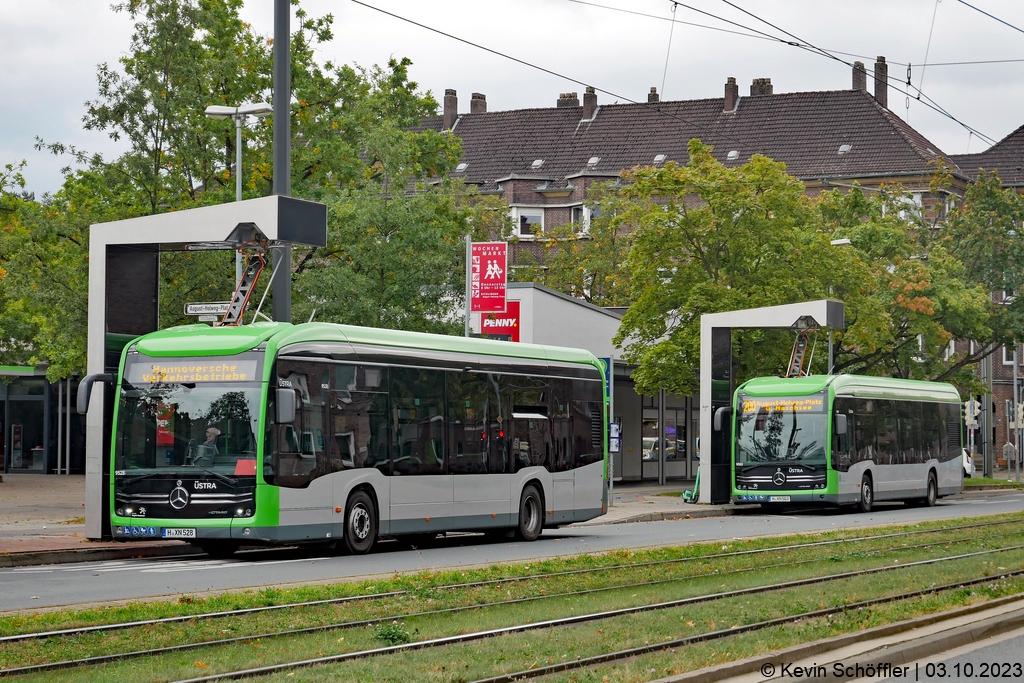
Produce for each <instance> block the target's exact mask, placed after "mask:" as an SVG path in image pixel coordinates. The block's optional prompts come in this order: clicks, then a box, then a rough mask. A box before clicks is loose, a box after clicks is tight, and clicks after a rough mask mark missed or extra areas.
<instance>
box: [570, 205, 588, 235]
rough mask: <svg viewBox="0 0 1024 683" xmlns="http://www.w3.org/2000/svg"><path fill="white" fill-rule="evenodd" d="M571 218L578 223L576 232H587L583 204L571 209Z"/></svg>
mask: <svg viewBox="0 0 1024 683" xmlns="http://www.w3.org/2000/svg"><path fill="white" fill-rule="evenodd" d="M570 212H571V214H570V215H571V220H572V222H573V223H574V224H575V225H576V232H585V231H586V225H585V224H584V223H585V221H584V209H583V205H580V206H574V207H572V208H571V209H570Z"/></svg>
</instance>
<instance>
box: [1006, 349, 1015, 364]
mask: <svg viewBox="0 0 1024 683" xmlns="http://www.w3.org/2000/svg"><path fill="white" fill-rule="evenodd" d="M1015 355H1016V349H1012V348H1010V347H1009V346H1004V347H1003V365H1013V358H1014V356H1015Z"/></svg>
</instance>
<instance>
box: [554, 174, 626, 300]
mask: <svg viewBox="0 0 1024 683" xmlns="http://www.w3.org/2000/svg"><path fill="white" fill-rule="evenodd" d="M587 204H588V206H589V207H590V208H591V214H592V215H591V219H590V223H589V225H587V226H585V227H586V231H585V232H581V230H582V228H583V226H580V225H577V224H576V223H569V224H568V225H566V226H563V227H560V228H556V229H554V230H552V231H550V232H549V233H548V234H547V235H545V241H544V247H545V256H546V258H545V261H544V265H545V266H546V267H547V268H546V270H538V271H537V272H536V280H537V281H538V282H540V283H541V284H543V285H546V286H548V287H551V288H552V289H556V290H558V291H561V292H565V293H566V294H569V295H570V296H574V297H576V298H577V299H583V300H584V301H588V302H590V303H592V304H594V305H596V306H627V305H629V304H630V303H631V298H630V297H631V292H630V289H631V287H630V272H629V269H628V268H627V267H626V257H627V255H628V254H629V249H630V245H631V244H632V235H631V233H630V232H629V230H628V226H627V225H626V224H625V220H624V219H625V215H626V209H627V208H628V207H627V206H626V204H627V200H626V199H625V198H624V197H623V196H621V195H620V194H619V191H618V187H617V186H616V185H615V184H614V183H607V184H602V185H598V186H597V187H595V188H594V189H593V190H592V191H591V193H590V196H589V197H588V202H587ZM595 209H596V210H595Z"/></svg>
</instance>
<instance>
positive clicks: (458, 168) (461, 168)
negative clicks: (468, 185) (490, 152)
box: [455, 161, 469, 173]
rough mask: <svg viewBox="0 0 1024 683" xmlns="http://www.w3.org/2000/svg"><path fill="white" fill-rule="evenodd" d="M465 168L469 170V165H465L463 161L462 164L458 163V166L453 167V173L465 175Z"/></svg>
mask: <svg viewBox="0 0 1024 683" xmlns="http://www.w3.org/2000/svg"><path fill="white" fill-rule="evenodd" d="M467 168H469V164H467V163H466V162H465V161H463V162H462V163H460V164H459V165H458V166H456V167H455V172H456V173H465V172H466V169H467Z"/></svg>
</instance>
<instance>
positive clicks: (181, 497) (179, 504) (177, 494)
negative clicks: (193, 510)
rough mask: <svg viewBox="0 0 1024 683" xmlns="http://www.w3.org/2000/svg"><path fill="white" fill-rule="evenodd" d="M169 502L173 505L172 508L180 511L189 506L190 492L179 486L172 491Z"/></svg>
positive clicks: (168, 497) (168, 498)
mask: <svg viewBox="0 0 1024 683" xmlns="http://www.w3.org/2000/svg"><path fill="white" fill-rule="evenodd" d="M167 501H168V502H169V503H170V504H171V507H172V508H174V509H175V510H180V509H182V508H183V507H185V506H186V505H188V491H186V490H185V489H183V488H182V487H180V486H177V487H175V488H174V489H172V490H171V495H169V496H167Z"/></svg>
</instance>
